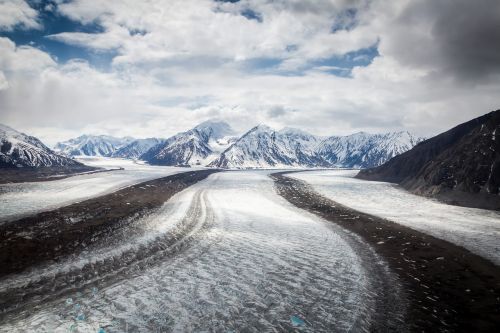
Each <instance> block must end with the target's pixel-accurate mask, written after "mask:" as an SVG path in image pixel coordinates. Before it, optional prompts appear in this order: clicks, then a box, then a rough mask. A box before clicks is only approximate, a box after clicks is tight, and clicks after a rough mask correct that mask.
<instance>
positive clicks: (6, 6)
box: [0, 0, 41, 30]
mask: <svg viewBox="0 0 500 333" xmlns="http://www.w3.org/2000/svg"><path fill="white" fill-rule="evenodd" d="M15 27H20V28H23V29H40V28H41V25H40V23H39V22H38V13H37V11H36V10H34V9H33V8H31V7H30V6H29V5H28V3H27V2H26V1H24V0H0V30H12V29H14V28H15Z"/></svg>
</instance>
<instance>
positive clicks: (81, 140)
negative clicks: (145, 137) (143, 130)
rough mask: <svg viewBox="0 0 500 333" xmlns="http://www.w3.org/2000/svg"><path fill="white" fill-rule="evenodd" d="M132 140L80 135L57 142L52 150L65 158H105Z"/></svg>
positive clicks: (129, 138) (128, 138)
mask: <svg viewBox="0 0 500 333" xmlns="http://www.w3.org/2000/svg"><path fill="white" fill-rule="evenodd" d="M133 140H134V139H133V138H131V137H124V138H115V137H112V136H108V135H82V136H79V137H78V138H75V139H70V140H68V141H64V142H59V143H57V144H56V145H55V147H54V149H55V150H56V151H57V152H59V153H61V154H63V155H66V156H106V157H109V156H111V155H113V153H114V152H115V151H116V150H118V149H120V148H122V147H124V146H126V145H127V144H129V143H130V142H132V141H133Z"/></svg>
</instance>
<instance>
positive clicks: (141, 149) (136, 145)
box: [111, 138, 165, 159]
mask: <svg viewBox="0 0 500 333" xmlns="http://www.w3.org/2000/svg"><path fill="white" fill-rule="evenodd" d="M164 142H165V139H157V138H147V139H137V140H134V141H132V142H130V143H129V144H127V145H125V146H123V147H121V148H119V149H117V150H115V151H114V152H113V153H112V154H111V156H112V157H120V158H129V159H138V158H139V157H140V156H142V155H143V154H144V153H145V152H147V151H148V150H150V149H151V148H153V147H154V146H156V145H159V144H162V143H164Z"/></svg>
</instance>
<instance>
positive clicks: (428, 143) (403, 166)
mask: <svg viewBox="0 0 500 333" xmlns="http://www.w3.org/2000/svg"><path fill="white" fill-rule="evenodd" d="M499 134H500V110H497V111H493V112H490V113H488V114H486V115H484V116H481V117H478V118H475V119H473V120H470V121H468V122H466V123H463V124H461V125H458V126H456V127H454V128H452V129H451V130H449V131H446V132H444V133H442V134H439V135H437V136H435V137H433V138H430V139H428V140H425V141H423V142H421V143H419V144H417V145H416V146H415V147H414V148H413V149H411V150H409V151H407V152H404V153H402V154H400V155H398V156H396V157H394V158H393V159H391V160H389V161H388V162H387V163H385V164H383V165H381V166H379V167H376V168H372V169H366V170H362V171H361V172H360V173H359V174H358V176H357V177H358V178H362V179H367V180H377V181H387V182H393V183H399V184H401V185H402V186H403V187H404V188H406V189H408V190H410V191H412V192H414V193H416V194H421V195H426V196H433V197H436V198H438V199H441V200H443V201H447V202H449V203H454V204H459V205H465V206H471V207H479V208H490V209H500V139H499Z"/></svg>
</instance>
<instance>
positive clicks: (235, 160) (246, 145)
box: [210, 125, 323, 168]
mask: <svg viewBox="0 0 500 333" xmlns="http://www.w3.org/2000/svg"><path fill="white" fill-rule="evenodd" d="M318 142H319V139H318V138H317V137H315V136H313V135H311V134H308V133H306V132H303V131H300V130H297V129H291V128H285V129H283V130H281V131H274V130H273V129H271V128H270V127H268V126H266V125H259V126H256V127H254V128H252V129H251V130H250V131H248V132H247V133H246V134H244V135H243V136H242V137H241V138H240V139H238V140H237V141H236V142H235V143H234V144H233V145H232V146H231V147H229V148H228V149H227V150H226V151H224V152H223V153H222V154H221V155H220V156H219V158H217V159H216V160H215V161H213V162H212V163H211V164H210V166H214V167H220V168H266V167H290V166H293V167H301V166H303V167H313V166H322V165H323V163H322V161H321V160H320V159H318V158H317V156H316V154H315V147H316V145H317V144H318Z"/></svg>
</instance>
